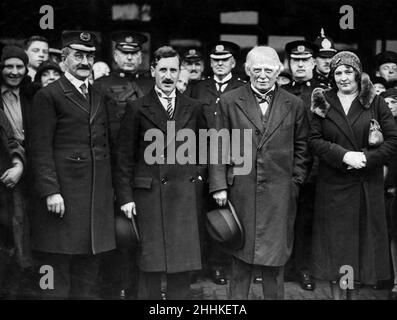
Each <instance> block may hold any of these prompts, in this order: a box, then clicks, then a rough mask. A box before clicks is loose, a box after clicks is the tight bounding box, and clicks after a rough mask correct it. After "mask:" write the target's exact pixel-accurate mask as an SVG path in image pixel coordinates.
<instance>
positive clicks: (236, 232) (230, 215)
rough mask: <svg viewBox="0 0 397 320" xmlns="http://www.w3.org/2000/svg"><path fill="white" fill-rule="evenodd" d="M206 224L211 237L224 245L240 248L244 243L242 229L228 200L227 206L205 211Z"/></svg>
mask: <svg viewBox="0 0 397 320" xmlns="http://www.w3.org/2000/svg"><path fill="white" fill-rule="evenodd" d="M206 226H207V231H208V233H209V235H210V236H211V238H213V239H214V240H215V241H217V242H219V243H221V244H223V245H225V246H226V247H228V248H230V249H240V248H241V247H242V246H243V245H244V238H245V237H244V230H243V227H242V225H241V223H240V220H239V218H238V217H237V214H236V211H235V210H234V207H233V206H232V204H231V203H230V201H228V202H227V207H222V208H218V209H215V210H212V211H210V212H207V219H206Z"/></svg>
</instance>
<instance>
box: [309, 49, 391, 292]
mask: <svg viewBox="0 0 397 320" xmlns="http://www.w3.org/2000/svg"><path fill="white" fill-rule="evenodd" d="M330 76H331V77H332V78H331V79H332V83H333V88H332V89H330V90H326V91H324V90H322V89H316V90H314V91H313V94H312V111H313V113H314V116H313V120H312V128H311V133H310V137H309V145H310V148H311V151H312V152H313V153H314V154H315V155H316V156H318V157H319V159H320V164H319V172H318V178H317V179H318V180H317V189H316V199H315V217H314V225H313V228H314V230H313V231H314V236H313V237H314V238H313V253H312V255H313V256H312V258H313V263H312V272H313V275H314V276H315V277H317V278H320V279H325V280H329V281H331V288H332V293H333V296H334V298H335V299H339V298H340V297H341V294H342V291H341V290H340V286H339V279H340V277H341V276H343V275H344V274H345V271H341V270H340V268H341V267H342V266H350V267H352V268H353V272H354V274H353V275H354V281H355V282H360V283H361V284H375V283H376V282H377V281H378V280H383V279H389V277H390V270H389V248H388V239H387V225H386V216H385V206H384V196H383V194H384V192H383V188H384V181H383V165H384V164H385V163H386V162H387V161H388V160H389V159H390V157H391V156H392V155H393V154H394V153H395V152H396V151H397V127H396V124H395V122H394V119H393V116H392V114H391V112H390V109H389V108H388V107H387V104H386V103H385V101H384V100H383V99H382V98H380V97H378V96H376V95H375V92H374V89H373V86H372V83H371V82H370V80H369V78H368V76H367V75H366V74H363V73H362V67H361V63H360V60H359V58H358V57H357V56H356V55H355V54H354V53H351V52H347V51H344V52H340V53H338V54H336V55H335V56H334V57H333V59H332V61H331V73H330ZM371 119H376V120H377V121H378V123H379V125H380V127H381V130H382V133H383V137H384V142H383V143H381V144H380V145H379V146H376V147H374V146H373V147H371V146H370V145H369V143H368V136H369V127H370V120H371ZM341 272H342V273H341ZM351 283H352V282H351ZM350 289H351V287H350ZM354 289H357V285H355V286H354ZM346 292H347V298H348V299H349V298H354V297H355V295H356V294H357V291H355V290H349V289H348V290H347V291H346Z"/></svg>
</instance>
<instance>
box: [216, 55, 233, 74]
mask: <svg viewBox="0 0 397 320" xmlns="http://www.w3.org/2000/svg"><path fill="white" fill-rule="evenodd" d="M235 66H236V61H235V60H234V58H233V57H230V58H226V59H212V58H211V68H212V71H213V72H214V74H215V75H216V76H218V77H220V78H224V77H226V76H227V75H228V74H229V73H231V72H232V69H233V68H234V67H235Z"/></svg>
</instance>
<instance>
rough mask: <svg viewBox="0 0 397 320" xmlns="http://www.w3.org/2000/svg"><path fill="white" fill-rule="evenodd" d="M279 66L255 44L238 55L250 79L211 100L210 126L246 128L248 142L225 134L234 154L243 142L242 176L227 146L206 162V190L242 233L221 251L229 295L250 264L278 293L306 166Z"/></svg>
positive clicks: (301, 130)
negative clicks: (215, 162) (231, 213)
mask: <svg viewBox="0 0 397 320" xmlns="http://www.w3.org/2000/svg"><path fill="white" fill-rule="evenodd" d="M281 68H282V65H281V63H280V60H279V57H278V55H277V53H276V51H275V50H274V49H273V48H270V47H263V46H260V47H255V48H254V49H252V50H251V51H250V52H249V53H248V55H247V60H246V72H247V74H248V75H249V77H250V83H249V84H246V85H244V86H242V87H240V88H238V89H236V90H233V91H231V92H229V93H227V94H225V95H224V96H222V97H221V100H220V102H219V106H220V113H221V114H220V116H219V117H217V125H216V128H217V129H222V128H225V129H228V130H232V129H240V130H248V132H251V134H252V135H251V139H248V140H247V139H240V141H239V142H238V141H233V135H232V139H231V145H232V149H233V148H237V147H239V149H238V150H240V153H241V150H244V144H247V145H248V146H249V147H250V149H249V151H250V152H251V157H250V158H249V161H250V167H251V168H252V169H251V171H250V172H249V173H248V174H241V173H238V171H239V170H238V169H240V168H239V167H238V166H236V165H235V161H233V152H232V157H231V161H230V165H222V166H210V167H209V168H210V176H209V182H210V192H212V193H213V197H214V199H215V200H216V202H217V203H218V205H220V206H223V205H225V204H226V200H227V199H229V200H230V202H231V203H232V204H233V206H234V208H235V210H236V213H237V216H238V218H239V219H240V221H241V224H242V226H243V229H244V233H245V239H244V240H245V241H244V245H243V246H242V248H239V249H236V248H232V249H231V248H229V249H228V251H229V252H230V253H231V254H232V255H233V262H232V275H231V283H230V295H229V298H231V299H247V298H248V292H249V288H250V280H251V278H252V275H253V272H254V271H255V269H257V268H258V269H259V270H260V272H261V275H262V286H263V293H264V298H265V299H282V298H283V295H284V281H283V279H284V278H283V277H284V274H283V273H284V270H283V269H284V268H283V266H284V264H285V263H286V261H287V260H288V258H289V256H290V254H291V250H292V245H293V239H294V222H295V215H296V208H297V197H298V192H299V188H300V186H301V184H302V183H303V181H304V179H305V177H306V172H307V141H306V140H307V135H308V130H309V124H308V121H307V114H306V111H305V108H304V106H303V103H302V100H300V99H299V98H297V97H295V96H294V95H292V94H290V93H288V92H287V91H285V90H284V89H282V88H280V87H278V85H277V84H276V79H277V76H278V74H279V73H280V71H281ZM237 152H238V151H237ZM245 166H246V167H247V164H245ZM213 169H214V170H213ZM226 249H227V248H226Z"/></svg>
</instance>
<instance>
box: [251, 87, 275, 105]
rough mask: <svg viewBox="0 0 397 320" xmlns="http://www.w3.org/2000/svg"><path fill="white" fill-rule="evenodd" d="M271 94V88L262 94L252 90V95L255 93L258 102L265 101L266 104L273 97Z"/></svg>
mask: <svg viewBox="0 0 397 320" xmlns="http://www.w3.org/2000/svg"><path fill="white" fill-rule="evenodd" d="M273 94H274V93H273V90H272V91H268V92H266V93H265V94H263V95H262V94H259V93H257V92H255V91H254V95H255V97H256V99H257V101H258V103H259V104H261V103H264V102H267V104H270V102H272V99H273Z"/></svg>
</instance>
